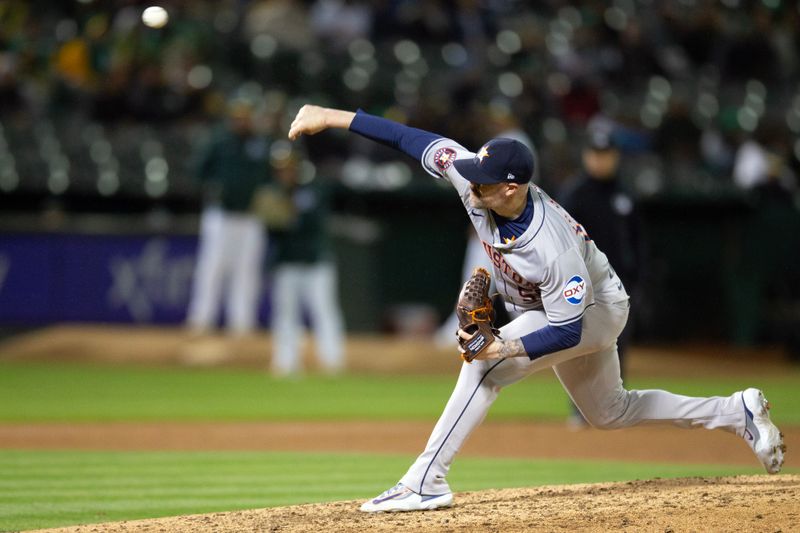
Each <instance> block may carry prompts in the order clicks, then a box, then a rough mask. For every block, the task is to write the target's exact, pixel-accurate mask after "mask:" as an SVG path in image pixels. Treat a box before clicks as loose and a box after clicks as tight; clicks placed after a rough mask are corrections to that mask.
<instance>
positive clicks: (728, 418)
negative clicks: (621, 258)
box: [289, 105, 785, 512]
mask: <svg viewBox="0 0 800 533" xmlns="http://www.w3.org/2000/svg"><path fill="white" fill-rule="evenodd" d="M327 128H343V129H349V130H350V131H353V132H355V133H358V134H360V135H362V136H364V137H367V138H369V139H372V140H374V141H377V142H380V143H383V144H386V145H388V146H391V147H393V148H396V149H398V150H400V151H402V152H404V153H406V154H407V155H409V156H411V157H413V158H415V159H416V160H418V161H419V162H420V163H421V164H422V167H423V168H424V169H425V170H426V171H427V172H428V173H429V174H431V175H432V176H433V177H435V178H438V179H444V180H447V181H448V182H449V183H450V184H451V185H452V186H453V188H454V189H455V190H456V192H457V193H458V195H459V196H460V197H461V201H462V202H463V204H464V208H465V209H466V212H467V216H469V218H470V220H471V221H472V224H473V225H474V226H475V229H476V231H477V233H478V235H479V237H480V239H481V241H482V242H483V248H484V250H485V251H486V253H487V254H488V256H489V258H490V259H491V262H492V270H493V276H494V278H495V281H496V284H497V289H498V290H499V292H500V294H501V295H502V297H503V298H504V300H505V306H506V309H507V310H508V312H509V314H510V315H511V317H512V319H513V320H512V321H511V322H510V323H509V324H507V325H506V326H504V327H503V328H500V330H499V331H497V330H494V329H493V328H492V327H491V325H490V324H489V325H488V327H487V324H486V320H487V318H488V319H489V320H490V319H491V318H490V317H491V309H486V308H485V305H483V304H485V300H484V299H483V295H482V293H481V291H483V287H485V286H488V280H487V279H486V278H485V276H488V275H489V273H488V272H486V271H485V270H484V271H483V272H480V270H482V269H476V272H475V275H474V277H477V278H476V279H471V280H469V281H468V282H467V285H469V286H467V285H465V288H464V289H463V290H462V293H461V295H460V298H459V306H461V307H463V308H464V309H463V311H462V312H461V313H460V314H461V316H463V317H464V320H463V321H462V323H461V329H460V330H459V332H458V336H459V339H460V344H461V351H462V356H463V357H464V360H465V362H464V364H463V366H462V369H461V373H460V375H459V378H458V382H457V383H456V386H455V389H454V390H453V393H452V395H451V396H450V400H449V401H448V402H447V405H446V407H445V408H444V412H443V413H442V415H441V417H440V418H439V421H438V422H437V424H436V426H435V427H434V429H433V432H432V434H431V436H430V439H429V440H428V443H427V445H426V447H425V450H424V451H423V452H422V454H421V455H420V456H419V457H418V458H417V460H416V461H415V462H414V464H413V465H412V466H411V468H410V469H409V470H408V472H406V474H405V475H404V476H403V477H402V478H401V479H400V481H399V483H397V484H396V485H395V486H394V487H392V488H390V489H388V490H387V491H385V492H383V493H382V494H380V495H379V496H377V497H376V498H374V499H372V500H369V501H367V502H365V503H364V504H363V505H362V506H361V510H362V511H365V512H380V511H417V510H427V509H435V508H439V507H447V506H450V505H452V502H453V495H452V492H451V490H450V487H449V485H448V484H447V480H446V476H447V472H448V470H449V468H450V465H451V463H452V462H453V459H454V458H455V455H456V453H458V451H459V449H460V448H461V446H462V445H463V443H464V441H465V440H466V439H467V437H468V436H469V435H470V433H471V432H472V431H473V429H475V428H476V427H477V426H478V424H480V423H481V421H482V420H483V419H484V417H485V416H486V413H487V412H488V410H489V407H490V406H491V405H492V402H494V400H495V399H496V398H497V395H498V393H499V392H500V390H501V389H502V388H503V387H506V386H508V385H511V384H513V383H516V382H517V381H519V380H521V379H523V378H524V377H526V376H528V375H529V374H531V373H533V372H537V371H539V370H543V369H546V368H552V369H553V371H554V372H555V374H556V376H557V377H558V379H559V380H560V381H561V384H562V385H563V387H564V389H565V390H566V391H567V393H568V394H569V396H570V398H572V401H573V402H574V403H575V405H576V406H577V407H578V409H580V411H581V413H582V414H583V416H584V417H585V418H586V420H587V421H588V422H589V423H590V424H591V425H592V426H594V427H597V428H603V429H612V428H623V427H628V426H634V425H637V424H641V423H644V422H648V423H663V424H672V425H675V426H678V427H683V428H693V427H704V428H706V429H723V430H725V431H728V432H731V433H735V434H737V435H739V436H740V437H742V438H744V439H745V441H746V442H747V443H748V445H749V446H750V447H751V449H752V450H753V451H754V452H755V455H756V456H757V457H758V459H759V461H761V463H762V464H763V465H764V467H765V468H766V470H767V471H768V472H770V473H776V472H778V471H779V470H780V468H781V466H782V464H783V454H784V451H785V446H784V444H783V437H782V435H781V434H780V432H779V431H778V428H777V427H776V426H775V425H774V424H773V423H772V422H771V421H770V419H769V413H768V411H767V408H768V404H767V401H766V399H765V398H764V395H763V394H762V392H761V391H760V390H757V389H752V388H751V389H747V390H745V391H740V392H736V393H734V394H732V395H730V396H727V397H710V398H692V397H687V396H680V395H677V394H672V393H670V392H666V391H663V390H626V389H625V388H624V387H623V384H622V379H621V378H620V368H619V359H618V356H617V346H616V339H617V336H618V335H619V334H620V332H621V331H622V329H623V327H624V326H625V322H626V320H627V318H628V306H629V304H628V294H627V293H626V292H625V288H624V287H623V285H622V282H621V281H620V279H619V278H618V277H617V275H616V273H615V272H614V269H613V268H612V267H611V265H610V264H609V262H608V259H607V258H606V256H605V254H603V252H601V251H600V250H598V249H597V247H596V246H595V244H594V242H593V241H592V239H591V237H590V236H589V235H588V234H587V233H586V231H585V230H584V228H583V227H582V226H581V225H580V224H579V223H578V222H577V221H576V220H574V219H573V218H572V217H571V216H570V215H569V213H567V212H566V211H565V210H564V209H562V208H561V206H560V205H558V204H557V203H556V202H555V201H553V200H552V199H551V198H550V197H549V196H548V195H547V194H546V193H545V192H544V191H542V190H541V189H540V188H539V187H537V186H535V185H532V184H530V180H531V177H532V176H533V174H534V166H535V164H536V162H535V161H534V158H533V155H532V153H531V151H530V150H529V149H528V148H526V147H525V146H524V145H523V144H521V143H519V142H518V141H514V140H511V139H504V138H495V139H491V140H490V141H489V142H487V143H486V144H484V145H483V146H482V147H481V148H480V150H479V151H478V152H477V153H473V152H471V151H469V150H467V149H466V148H464V147H463V146H461V145H460V144H458V143H457V142H456V141H453V140H451V139H447V138H444V137H442V136H440V135H436V134H434V133H430V132H427V131H423V130H419V129H415V128H410V127H407V126H404V125H401V124H398V123H396V122H393V121H390V120H386V119H383V118H380V117H376V116H372V115H369V114H367V113H365V112H363V111H361V110H359V111H358V112H356V113H353V112H349V111H342V110H336V109H330V108H322V107H317V106H311V105H306V106H304V107H303V108H302V109H300V111H299V112H298V114H297V116H296V118H295V120H294V122H293V123H292V126H291V129H290V131H289V138H290V139H296V138H297V137H298V136H300V135H301V134H306V135H312V134H315V133H318V132H320V131H323V130H325V129H327ZM478 278H479V279H478ZM470 283H471V285H470ZM469 317H472V320H474V321H475V322H476V324H475V325H474V326H473V325H472V324H469V322H470V320H471V319H470V318H469Z"/></svg>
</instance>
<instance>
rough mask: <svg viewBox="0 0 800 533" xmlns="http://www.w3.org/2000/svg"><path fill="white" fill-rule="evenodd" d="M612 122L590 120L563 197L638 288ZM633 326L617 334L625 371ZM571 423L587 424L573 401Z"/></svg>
mask: <svg viewBox="0 0 800 533" xmlns="http://www.w3.org/2000/svg"><path fill="white" fill-rule="evenodd" d="M612 128H613V126H612V125H611V124H600V125H594V127H592V126H590V128H589V130H588V132H587V138H586V142H585V146H584V147H583V150H582V153H581V163H582V168H581V170H580V171H579V172H578V173H577V174H576V175H575V176H573V177H572V178H571V179H570V180H569V181H568V182H567V184H566V185H565V187H564V189H563V190H562V193H561V195H560V198H559V203H560V204H561V205H562V207H564V209H566V210H567V212H569V213H570V214H571V215H572V216H573V217H574V218H575V220H577V221H578V222H579V223H580V224H581V225H582V226H583V227H584V229H586V231H587V233H588V234H589V237H590V238H591V239H592V240H593V241H594V242H595V244H597V247H598V248H600V249H601V250H603V251H604V252H605V254H606V256H608V261H609V263H611V264H612V265H614V269H615V270H616V272H617V275H618V276H619V278H620V279H621V280H622V283H623V285H624V286H625V287H626V288H628V290H629V291H631V292H634V290H633V288H634V286H635V284H636V270H637V262H638V259H637V251H638V250H639V242H638V231H637V228H636V219H635V210H634V207H635V204H634V199H633V196H632V195H630V194H629V193H628V192H627V191H626V190H625V188H624V186H623V183H622V180H621V178H620V163H621V153H620V150H619V148H618V147H617V145H616V143H615V140H614V135H613V133H614V132H613V129H612ZM634 294H635V292H634ZM629 332H630V322H628V324H627V325H626V327H625V329H624V330H623V332H622V333H621V334H620V336H619V337H618V338H617V351H618V353H619V360H620V374H621V375H622V376H623V377H624V353H625V347H626V345H627V338H628V336H629ZM571 405H572V404H571ZM568 424H569V425H570V426H571V427H574V428H580V427H587V426H588V424H587V423H586V421H585V420H584V418H583V416H581V414H580V411H578V409H577V408H576V407H575V406H574V405H572V414H571V415H570V418H569V419H568Z"/></svg>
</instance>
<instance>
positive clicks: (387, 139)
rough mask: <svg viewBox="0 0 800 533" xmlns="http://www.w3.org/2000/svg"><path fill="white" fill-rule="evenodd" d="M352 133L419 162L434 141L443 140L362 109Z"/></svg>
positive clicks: (438, 136)
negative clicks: (398, 151)
mask: <svg viewBox="0 0 800 533" xmlns="http://www.w3.org/2000/svg"><path fill="white" fill-rule="evenodd" d="M350 131H353V132H355V133H358V134H359V135H363V136H364V137H366V138H368V139H372V140H373V141H376V142H379V143H381V144H385V145H386V146H389V147H391V148H394V149H396V150H400V151H401V152H403V153H405V154H407V155H410V156H411V157H413V158H414V159H416V160H417V161H421V160H422V154H423V153H424V152H425V148H427V147H428V145H430V144H431V143H432V142H433V141H435V140H437V139H441V138H442V136H441V135H437V134H435V133H431V132H429V131H425V130H420V129H417V128H412V127H409V126H405V125H403V124H399V123H397V122H394V121H393V120H389V119H386V118H381V117H376V116H375V115H370V114H369V113H365V112H364V111H362V110H361V109H359V110H358V111H356V116H355V118H353V122H351V123H350Z"/></svg>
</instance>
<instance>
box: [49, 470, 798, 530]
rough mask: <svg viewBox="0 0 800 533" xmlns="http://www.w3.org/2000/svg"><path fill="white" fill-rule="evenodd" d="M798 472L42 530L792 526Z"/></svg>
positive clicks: (349, 503) (483, 493) (507, 491)
mask: <svg viewBox="0 0 800 533" xmlns="http://www.w3.org/2000/svg"><path fill="white" fill-rule="evenodd" d="M798 502H800V476H792V475H779V476H770V477H768V476H746V477H744V476H739V477H731V478H719V479H709V478H687V479H669V480H664V479H661V480H659V479H656V480H648V481H630V482H624V483H598V484H592V485H561V486H553V487H537V488H526V489H503V490H484V491H480V492H467V493H461V494H456V503H455V505H454V507H452V508H450V509H443V510H437V511H429V512H424V513H397V514H375V515H366V514H364V513H361V512H359V511H358V504H359V502H355V501H346V502H336V503H328V504H314V505H298V506H292V507H280V508H275V509H257V510H252V511H237V512H231V513H213V514H205V515H191V516H181V517H175V518H162V519H157V520H137V521H129V522H115V523H109V524H94V525H87V526H77V527H70V528H63V529H58V530H47V531H49V532H51V533H52V532H55V531H58V532H63V533H97V532H101V531H102V532H110V533H122V532H134V531H142V532H166V533H172V532H177V531H195V532H208V533H211V532H214V533H229V532H283V533H299V532H303V533H305V532H317V531H341V532H345V531H346V532H353V533H361V532H368V531H430V532H466V531H485V532H498V533H516V532H522V531H569V532H572V531H598V532H599V531H660V532H664V533H672V532H675V533H678V532H684V531H698V532H706V531H759V532H762V531H769V532H777V531H782V532H789V531H797V530H798V524H800V503H798Z"/></svg>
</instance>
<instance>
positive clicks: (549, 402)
mask: <svg viewBox="0 0 800 533" xmlns="http://www.w3.org/2000/svg"><path fill="white" fill-rule="evenodd" d="M455 380H456V376H455V375H453V376H447V375H443V376H442V375H438V376H407V375H404V376H374V375H369V376H358V375H355V376H350V375H348V376H342V377H337V378H324V377H319V376H309V377H307V378H305V379H301V380H277V379H273V378H271V377H269V376H267V375H266V374H263V373H259V372H256V371H253V370H237V369H182V368H174V367H167V368H147V367H140V366H110V365H89V364H71V363H27V362H26V363H21V362H14V363H11V362H2V361H0V421H6V422H12V421H13V422H33V421H112V420H114V421H126V420H175V421H179V420H184V421H186V420H209V421H221V420H231V421H235V420H413V419H418V420H433V419H436V418H437V417H438V415H439V413H440V412H441V409H442V407H443V406H444V404H445V402H446V401H447V398H448V397H449V395H450V391H451V390H452V388H453V385H454V384H455ZM627 386H628V387H629V388H640V389H641V388H664V389H667V390H670V391H672V392H676V393H680V394H687V395H697V396H711V395H728V394H730V393H731V392H733V391H736V390H740V389H743V388H745V387H747V386H757V387H761V388H762V389H763V390H764V391H765V393H766V395H767V397H768V398H769V399H770V401H771V402H772V404H773V405H774V406H775V408H774V409H773V411H772V416H773V418H774V420H775V421H776V422H777V423H783V424H792V425H800V395H798V394H797V390H798V389H800V369H792V370H790V371H787V373H786V374H785V375H782V376H769V377H761V376H757V375H756V376H753V377H752V378H745V377H724V378H723V377H706V376H698V377H697V378H681V379H677V378H664V379H657V378H650V379H636V380H632V381H630V382H629V383H628V384H627ZM567 414H568V408H567V402H566V395H565V393H564V391H563V390H562V389H561V385H560V384H559V383H558V381H557V380H556V379H555V377H554V376H553V374H552V373H551V372H542V373H540V374H535V375H533V376H531V377H529V378H528V379H525V380H523V381H521V382H520V383H517V384H515V385H513V386H511V387H508V388H507V389H506V390H504V391H503V392H502V393H501V394H500V397H499V399H498V400H497V402H496V403H495V405H494V406H493V407H492V411H491V414H490V418H491V419H494V420H502V419H524V418H528V419H530V418H535V419H560V418H563V417H564V416H566V415H567Z"/></svg>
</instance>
